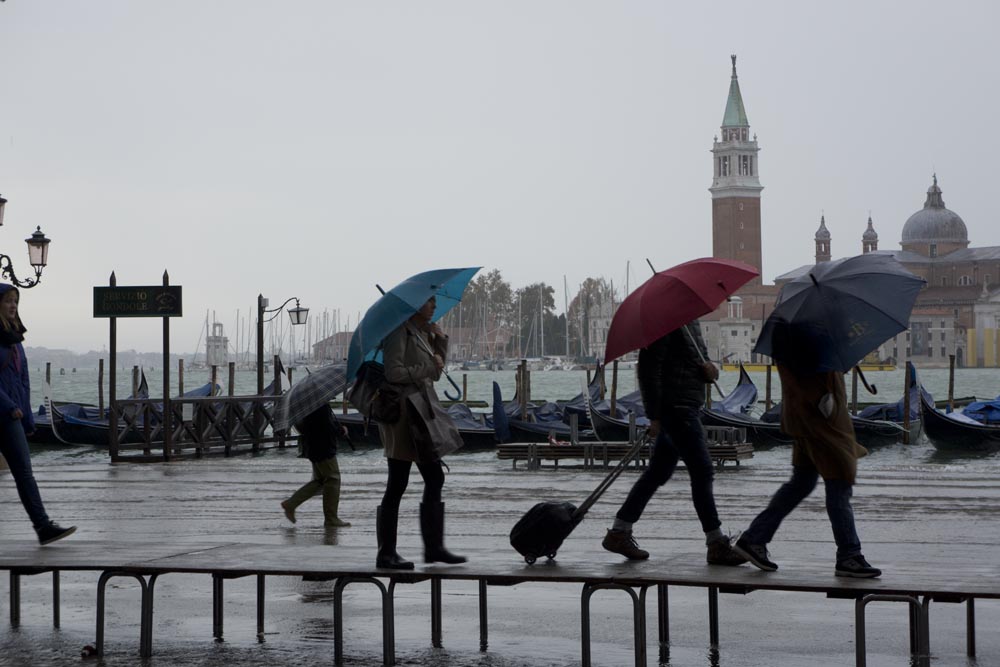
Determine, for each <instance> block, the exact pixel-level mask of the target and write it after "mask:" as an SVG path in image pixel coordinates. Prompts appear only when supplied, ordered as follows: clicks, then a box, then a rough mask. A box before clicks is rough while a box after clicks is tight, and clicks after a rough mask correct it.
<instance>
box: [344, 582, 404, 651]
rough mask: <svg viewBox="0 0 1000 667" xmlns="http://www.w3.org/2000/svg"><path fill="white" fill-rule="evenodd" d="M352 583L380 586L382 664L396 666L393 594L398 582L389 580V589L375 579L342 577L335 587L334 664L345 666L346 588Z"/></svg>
mask: <svg viewBox="0 0 1000 667" xmlns="http://www.w3.org/2000/svg"><path fill="white" fill-rule="evenodd" d="M352 583H369V584H375V585H376V586H378V589H379V591H381V593H382V664H384V665H387V666H388V665H394V664H396V629H395V620H394V618H393V615H394V612H393V597H392V596H393V593H394V592H395V590H396V582H395V581H393V580H391V579H390V580H389V586H388V587H387V586H386V585H385V584H383V583H382V582H381V581H380V580H379V579H376V578H375V577H340V578H339V579H337V583H336V585H335V586H334V587H333V663H334V664H335V665H342V664H344V588H346V587H347V585H348V584H352Z"/></svg>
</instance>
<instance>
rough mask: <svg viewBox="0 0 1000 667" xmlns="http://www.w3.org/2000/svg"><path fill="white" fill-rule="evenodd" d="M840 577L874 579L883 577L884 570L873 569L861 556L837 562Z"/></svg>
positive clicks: (837, 572)
mask: <svg viewBox="0 0 1000 667" xmlns="http://www.w3.org/2000/svg"><path fill="white" fill-rule="evenodd" d="M836 574H837V576H838V577H854V578H855V579H874V578H875V577H880V576H882V570H880V569H878V568H877V567H872V566H871V565H870V564H869V563H868V561H866V560H865V557H864V556H862V555H861V554H858V555H857V556H850V557H848V558H845V559H843V560H838V561H837V570H836Z"/></svg>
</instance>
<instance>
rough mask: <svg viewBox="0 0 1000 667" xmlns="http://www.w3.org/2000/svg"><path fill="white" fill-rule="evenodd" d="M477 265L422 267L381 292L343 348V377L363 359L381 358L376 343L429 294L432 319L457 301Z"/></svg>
mask: <svg viewBox="0 0 1000 667" xmlns="http://www.w3.org/2000/svg"><path fill="white" fill-rule="evenodd" d="M479 269H480V267H478V266H474V267H471V268H464V269H435V270H433V271H424V272H423V273H418V274H417V275H415V276H411V277H410V278H407V279H406V280H404V281H403V282H401V283H399V284H398V285H396V286H395V287H393V288H392V289H391V290H389V291H388V292H385V293H384V294H383V295H382V297H381V298H379V300H378V301H376V302H375V303H373V304H372V305H371V307H370V308H369V309H368V312H366V313H365V316H364V317H363V318H361V323H360V324H358V328H357V329H355V330H354V335H353V336H351V345H350V347H349V348H348V352H347V380H348V381H351V380H353V379H354V376H355V375H357V373H358V369H359V368H361V364H362V363H363V362H364V361H368V360H372V359H374V360H376V361H377V360H379V359H381V356H382V351H381V350H380V349H379V346H381V344H382V341H383V340H385V337H386V336H388V335H389V334H391V333H392V332H393V331H395V330H396V329H397V328H398V327H399V325H401V324H402V323H403V322H405V321H406V320H408V319H410V317H411V316H412V315H413V314H414V313H415V312H417V311H418V310H420V307H421V306H423V305H424V304H425V303H427V300H428V299H430V298H431V297H432V296H433V297H436V298H437V308H436V309H435V311H434V317H433V321H435V322H436V321H437V320H439V319H441V317H443V316H444V315H445V314H446V313H447V312H448V311H449V310H451V309H452V308H454V307H455V306H456V305H458V302H459V301H461V300H462V293H463V292H465V286H466V285H468V284H469V281H470V280H472V276H474V275H476V272H477V271H478V270H479ZM380 289H381V288H380Z"/></svg>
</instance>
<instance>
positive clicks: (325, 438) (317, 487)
mask: <svg viewBox="0 0 1000 667" xmlns="http://www.w3.org/2000/svg"><path fill="white" fill-rule="evenodd" d="M295 430H296V431H298V432H299V438H300V440H301V441H302V442H301V445H302V447H303V449H304V453H305V456H306V458H307V459H309V460H310V461H311V462H312V479H311V480H309V481H308V482H306V483H305V484H303V485H302V487H301V488H300V489H299V490H298V491H296V492H295V493H293V494H292V497H291V498H289V499H288V500H285V501H282V503H281V509H283V510H284V511H285V517H286V518H287V519H288V520H289V521H291V522H292V523H295V509H296V508H297V507H298V506H299V505H301V504H302V503H304V502H305V501H307V500H309V499H310V498H312V497H313V496H315V495H316V494H317V493H319V492H320V491H322V492H323V517H324V521H323V526H324V527H326V528H343V527H345V526H350V525H351V524H350V523H348V522H347V521H344V520H343V519H341V518H340V517H339V516H337V511H338V510H339V508H340V466H339V465H338V463H337V437H338V436H339V435H347V429H346V428H344V426H343V425H342V424H340V422H338V421H337V418H336V417H335V416H334V414H333V409H332V408H331V407H330V404H329V403H325V404H324V405H323V406H321V407H320V408H317V409H316V410H315V411H314V412H312V413H310V414H309V415H308V416H307V417H306V418H305V419H303V420H302V421H301V422H299V423H298V424H296V425H295Z"/></svg>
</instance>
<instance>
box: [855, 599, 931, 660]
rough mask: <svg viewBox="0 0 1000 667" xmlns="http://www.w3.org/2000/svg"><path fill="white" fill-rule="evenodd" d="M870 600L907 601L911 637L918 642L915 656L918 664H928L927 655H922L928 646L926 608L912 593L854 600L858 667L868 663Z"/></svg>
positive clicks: (912, 640)
mask: <svg viewBox="0 0 1000 667" xmlns="http://www.w3.org/2000/svg"><path fill="white" fill-rule="evenodd" d="M869 602H906V603H907V604H909V606H910V607H909V608H910V637H911V650H912V644H913V643H916V647H917V652H916V654H915V657H916V658H917V661H918V664H926V661H927V660H928V658H927V656H926V655H921V651H922V649H923V648H925V647H926V646H927V635H926V632H927V624H926V617H925V614H924V611H925V610H924V609H923V608H922V607H921V606H920V600H918V599H917V598H916V597H915V596H912V595H878V594H872V595H865V596H864V597H860V598H858V599H857V600H855V601H854V635H855V643H854V650H855V664H856V665H857V667H866V665H867V664H868V661H867V657H866V655H865V653H866V650H865V607H866V606H868V603H869ZM914 640H915V642H914Z"/></svg>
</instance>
